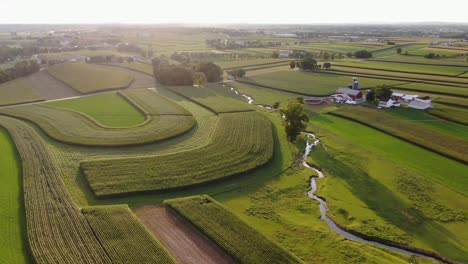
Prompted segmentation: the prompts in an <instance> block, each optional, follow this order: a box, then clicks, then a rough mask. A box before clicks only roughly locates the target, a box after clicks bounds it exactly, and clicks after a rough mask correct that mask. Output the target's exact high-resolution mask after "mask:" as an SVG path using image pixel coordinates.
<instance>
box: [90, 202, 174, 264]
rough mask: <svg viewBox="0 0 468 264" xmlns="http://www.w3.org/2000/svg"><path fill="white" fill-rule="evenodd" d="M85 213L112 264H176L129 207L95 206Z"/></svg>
mask: <svg viewBox="0 0 468 264" xmlns="http://www.w3.org/2000/svg"><path fill="white" fill-rule="evenodd" d="M82 212H83V215H84V216H85V218H86V220H87V221H88V223H89V225H90V226H91V228H92V229H93V232H94V234H95V235H96V238H97V239H98V240H99V242H100V243H101V245H102V246H103V248H104V249H105V250H106V252H107V254H108V256H109V258H110V259H112V262H113V263H135V264H140V263H169V264H171V263H174V264H175V263H176V261H175V260H174V259H173V258H172V256H171V255H170V254H169V252H167V251H166V249H165V248H164V246H163V245H162V244H161V243H160V242H159V241H158V240H156V239H155V238H154V237H153V236H152V235H151V233H150V232H149V231H148V230H147V229H146V228H145V227H144V226H143V225H142V223H141V222H140V221H139V220H138V218H136V216H135V215H133V213H132V211H130V209H129V208H128V206H127V205H113V206H93V207H88V208H84V209H82Z"/></svg>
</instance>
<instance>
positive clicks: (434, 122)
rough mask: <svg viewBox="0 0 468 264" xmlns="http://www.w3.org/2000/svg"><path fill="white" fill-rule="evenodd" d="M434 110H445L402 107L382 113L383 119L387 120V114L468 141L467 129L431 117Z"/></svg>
mask: <svg viewBox="0 0 468 264" xmlns="http://www.w3.org/2000/svg"><path fill="white" fill-rule="evenodd" d="M433 110H444V109H440V108H439V107H436V108H434V109H430V110H429V111H421V110H418V109H414V108H409V107H400V108H395V109H389V110H387V111H385V113H382V118H385V117H386V115H387V114H389V115H392V116H395V117H398V118H401V119H404V120H408V121H410V122H413V123H415V124H417V125H420V126H424V127H427V128H428V129H433V130H436V131H439V132H441V133H445V134H448V135H452V136H455V137H459V138H460V139H463V140H468V134H467V133H466V132H467V128H466V127H465V126H462V125H460V124H455V123H453V122H450V121H447V120H444V119H441V118H437V117H435V116H433V115H431V112H432V111H433Z"/></svg>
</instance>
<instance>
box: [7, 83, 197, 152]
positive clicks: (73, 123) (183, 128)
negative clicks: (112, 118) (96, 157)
mask: <svg viewBox="0 0 468 264" xmlns="http://www.w3.org/2000/svg"><path fill="white" fill-rule="evenodd" d="M122 95H123V96H124V97H127V99H128V98H131V99H132V101H131V102H132V103H135V102H136V101H138V102H140V101H141V102H144V103H146V104H145V105H144V106H145V107H142V106H140V105H138V103H135V107H136V108H137V109H143V110H141V111H143V113H145V114H147V121H146V122H145V123H143V124H140V125H136V126H134V127H128V128H109V127H103V126H102V125H100V124H98V123H97V122H96V121H94V119H92V118H91V117H86V116H85V115H84V114H82V113H81V112H76V111H73V110H68V109H59V108H55V107H50V106H42V105H26V106H18V107H14V108H6V109H1V110H0V114H3V115H7V116H11V117H15V118H19V119H23V120H27V121H30V122H32V123H34V124H36V125H38V126H39V127H40V128H41V129H42V130H44V131H45V132H46V134H47V135H49V136H50V137H51V138H53V139H54V140H57V141H59V142H63V143H66V144H73V145H83V146H102V147H113V146H125V145H138V144H146V143H149V142H155V141H161V140H165V139H169V138H172V137H176V136H179V135H181V134H183V133H186V132H188V131H190V130H191V129H192V128H193V127H195V125H196V120H195V118H194V117H193V116H192V115H191V114H190V115H189V114H188V112H187V111H186V110H185V109H182V108H181V107H180V106H179V105H177V104H175V103H173V102H172V101H169V100H168V99H166V98H164V97H161V96H159V95H157V94H156V93H154V92H152V91H150V90H135V91H128V92H125V93H123V94H122ZM151 100H152V101H153V102H154V104H150V103H149V102H148V101H151ZM171 106H172V108H171ZM164 109H168V110H164ZM159 111H165V112H162V114H157V113H160V112H159ZM169 111H172V112H171V113H169ZM165 113H169V114H165Z"/></svg>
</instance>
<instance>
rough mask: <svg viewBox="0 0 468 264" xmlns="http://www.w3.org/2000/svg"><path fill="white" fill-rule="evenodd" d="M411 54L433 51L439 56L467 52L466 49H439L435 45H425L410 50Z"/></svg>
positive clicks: (423, 53) (423, 54)
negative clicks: (424, 46)
mask: <svg viewBox="0 0 468 264" xmlns="http://www.w3.org/2000/svg"><path fill="white" fill-rule="evenodd" d="M408 53H409V54H411V55H417V56H425V55H427V54H429V53H434V54H437V55H440V56H444V55H445V56H448V57H450V56H455V55H457V54H461V53H462V54H463V53H468V51H462V50H453V49H441V48H437V47H426V48H422V49H416V50H411V51H409V52H408Z"/></svg>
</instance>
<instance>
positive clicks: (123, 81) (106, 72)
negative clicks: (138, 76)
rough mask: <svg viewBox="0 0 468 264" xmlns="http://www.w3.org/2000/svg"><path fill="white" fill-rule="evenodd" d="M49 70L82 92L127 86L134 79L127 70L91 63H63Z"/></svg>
mask: <svg viewBox="0 0 468 264" xmlns="http://www.w3.org/2000/svg"><path fill="white" fill-rule="evenodd" d="M47 72H48V73H50V74H51V75H52V76H53V77H54V78H56V79H57V80H59V81H61V82H63V83H65V84H66V85H68V86H70V87H71V88H73V89H75V90H77V91H78V92H80V93H92V92H96V91H103V90H110V89H118V88H125V87H128V86H129V85H130V84H131V82H132V81H133V79H134V77H133V76H132V75H130V74H129V73H126V72H125V71H122V70H119V69H113V68H112V67H106V66H101V65H96V64H90V63H62V64H60V65H55V66H52V67H49V68H47Z"/></svg>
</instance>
